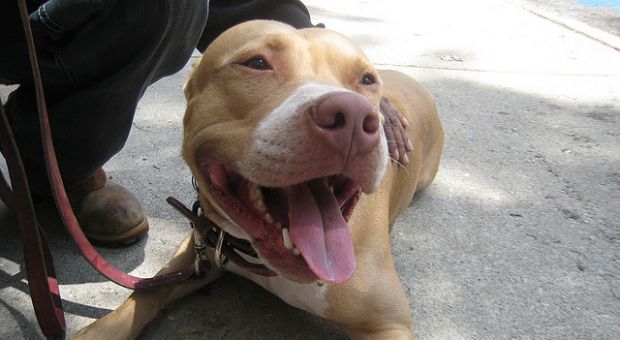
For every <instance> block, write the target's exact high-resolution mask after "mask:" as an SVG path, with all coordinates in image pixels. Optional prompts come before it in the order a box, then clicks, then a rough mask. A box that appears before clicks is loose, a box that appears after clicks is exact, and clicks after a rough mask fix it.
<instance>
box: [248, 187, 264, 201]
mask: <svg viewBox="0 0 620 340" xmlns="http://www.w3.org/2000/svg"><path fill="white" fill-rule="evenodd" d="M249 194H250V201H252V202H255V201H258V200H262V199H263V194H262V193H261V191H260V187H259V186H258V185H256V184H254V183H250V187H249Z"/></svg>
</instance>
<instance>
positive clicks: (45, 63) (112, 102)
mask: <svg viewBox="0 0 620 340" xmlns="http://www.w3.org/2000/svg"><path fill="white" fill-rule="evenodd" d="M11 3H13V2H3V3H2V4H1V5H0V19H7V20H6V21H5V20H2V21H1V22H0V33H3V37H6V39H4V40H3V41H2V42H0V46H2V47H3V52H4V51H9V52H8V53H0V83H5V84H20V87H19V88H18V89H17V90H15V91H14V92H13V93H12V94H11V95H10V98H9V100H8V103H7V105H6V108H7V111H8V113H9V115H10V119H11V125H12V127H13V130H14V132H15V134H16V137H17V141H18V144H19V148H20V151H21V153H22V158H23V159H24V163H25V165H26V168H27V173H28V177H29V181H30V184H31V187H32V189H33V191H34V192H37V193H40V194H46V193H48V192H49V184H48V181H47V176H46V174H45V166H44V161H43V155H42V152H41V145H40V143H41V142H40V136H39V125H38V117H37V114H36V109H35V106H34V105H35V102H36V101H35V98H34V93H33V91H32V87H33V86H32V80H31V76H30V66H29V65H28V58H27V54H26V53H27V52H26V50H25V44H24V38H23V33H22V28H21V24H20V23H19V21H18V20H17V21H16V20H13V19H14V16H15V17H16V16H17V11H16V9H15V6H11ZM86 3H88V1H80V0H71V1H69V0H64V1H63V0H56V1H50V2H47V3H46V4H45V5H43V6H44V7H40V8H39V9H38V10H37V7H36V6H34V7H32V8H31V10H33V11H34V12H33V13H32V14H31V22H32V23H33V24H34V30H35V32H36V38H35V39H36V43H37V48H38V56H39V61H40V64H41V71H42V75H43V79H44V87H45V90H46V100H47V104H48V110H49V113H50V120H51V126H52V133H53V138H54V145H55V147H56V152H57V155H58V160H59V165H60V169H61V174H62V176H63V179H64V181H65V185H66V186H67V188H69V193H70V196H72V197H73V199H72V205H73V206H74V210H75V211H76V214H77V216H78V219H79V220H80V223H81V224H82V227H83V229H84V231H85V233H86V234H87V236H89V238H91V240H94V241H100V242H101V243H106V244H108V245H116V244H124V243H126V242H127V241H128V240H129V241H132V240H134V239H136V237H137V236H139V235H141V234H143V233H144V232H145V231H146V230H147V229H148V223H147V221H146V217H145V216H144V213H143V212H142V209H141V207H140V205H139V203H138V202H137V200H136V199H135V197H133V195H131V194H130V193H129V192H128V191H127V190H125V189H123V188H122V187H120V186H118V185H114V184H113V183H109V182H108V183H106V178H105V174H104V173H103V171H102V170H101V167H102V166H103V164H105V162H107V161H108V160H109V159H110V158H111V157H112V156H113V155H114V154H115V153H117V152H118V151H119V150H120V149H121V148H122V146H123V144H124V143H125V141H126V139H127V135H128V133H129V130H130V128H131V123H132V120H133V115H134V112H135V109H136V105H137V102H138V100H139V99H140V97H141V96H142V94H143V93H144V91H145V89H146V88H147V86H149V85H150V84H152V83H153V82H155V81H156V80H157V79H159V78H161V77H163V76H165V75H168V74H171V73H174V72H176V71H178V70H179V69H181V68H182V67H183V66H184V65H185V64H186V63H187V61H188V59H189V57H190V56H191V53H192V51H193V49H194V47H195V46H196V43H197V41H198V39H199V37H200V34H201V33H202V31H203V28H204V24H205V21H206V18H207V8H208V2H207V1H205V0H200V1H166V0H161V1H153V0H143V1H115V0H101V1H99V2H98V4H99V7H97V8H96V10H92V8H90V7H86V8H84V7H82V8H80V6H83V5H84V4H86ZM52 5H53V6H52ZM54 6H56V7H54ZM58 6H67V7H58ZM83 10H86V11H87V13H88V14H87V15H85V14H84V13H85V12H82V11H83ZM76 11H77V12H76ZM67 13H78V14H80V15H82V19H84V18H86V20H78V21H75V20H74V19H75V18H76V16H74V15H70V16H66V17H63V15H66V14H67ZM56 14H58V15H56ZM64 19H66V20H64ZM4 34H6V35H4Z"/></svg>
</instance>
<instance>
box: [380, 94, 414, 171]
mask: <svg viewBox="0 0 620 340" xmlns="http://www.w3.org/2000/svg"><path fill="white" fill-rule="evenodd" d="M379 109H380V110H381V113H383V116H384V117H385V121H384V122H383V130H384V131H385V137H386V138H387V143H388V151H389V153H390V158H392V159H393V160H395V161H397V162H399V163H401V164H407V163H409V156H407V153H408V152H410V151H412V150H413V144H412V143H411V141H410V140H409V136H408V135H407V130H406V129H407V127H408V126H409V122H408V121H407V118H405V116H403V115H402V114H401V113H400V112H399V111H398V110H396V108H395V107H394V106H392V104H391V103H390V102H389V101H388V100H387V98H385V97H381V102H380V104H379Z"/></svg>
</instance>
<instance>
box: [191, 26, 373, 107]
mask: <svg viewBox="0 0 620 340" xmlns="http://www.w3.org/2000/svg"><path fill="white" fill-rule="evenodd" d="M259 59H260V60H259ZM236 66H246V67H248V66H249V67H251V68H254V69H255V70H260V68H267V69H270V70H271V71H273V72H274V77H275V78H276V79H281V80H282V81H284V80H293V81H299V82H300V83H301V82H308V81H313V80H318V81H320V82H325V83H329V84H330V85H335V86H343V87H349V86H348V84H349V83H352V84H353V83H355V82H356V81H357V80H358V78H359V77H361V75H363V74H367V73H371V74H373V76H374V78H378V76H377V75H376V70H375V69H374V67H373V66H372V65H371V63H370V62H369V61H368V59H367V58H366V56H365V55H364V53H363V52H362V51H361V49H360V48H359V47H358V46H356V45H355V44H354V43H352V42H351V41H350V40H349V39H348V38H347V37H345V36H343V35H341V34H339V33H336V32H333V31H329V30H326V29H320V28H309V29H302V30H296V29H295V28H293V27H291V26H289V25H286V24H283V23H279V22H276V21H265V20H256V21H250V22H245V23H243V24H240V25H237V26H235V27H233V28H231V29H229V30H227V31H226V32H224V33H222V34H221V35H220V36H219V37H218V38H217V39H216V40H215V41H214V42H213V43H212V44H211V45H210V46H209V48H208V49H207V50H206V51H205V53H204V55H203V58H202V60H201V61H200V63H199V64H198V66H197V67H196V69H195V71H194V73H193V75H192V77H191V78H190V81H189V82H188V84H187V87H188V88H187V89H186V95H191V92H193V91H197V90H200V89H202V88H204V86H206V85H207V83H208V82H209V80H210V79H213V78H215V77H217V76H218V74H220V72H223V71H231V72H229V73H232V74H229V73H227V74H225V76H226V77H235V76H236V75H237V74H235V73H234V72H235V71H236V70H234V69H231V68H232V67H236ZM263 70H264V69H263ZM244 76H246V77H247V76H252V74H247V73H246V74H244ZM252 79H253V80H258V79H257V77H253V78H252ZM188 92H189V93H188Z"/></svg>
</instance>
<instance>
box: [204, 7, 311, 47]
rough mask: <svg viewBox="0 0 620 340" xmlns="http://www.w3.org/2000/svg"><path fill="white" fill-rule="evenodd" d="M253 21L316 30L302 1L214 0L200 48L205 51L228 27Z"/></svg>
mask: <svg viewBox="0 0 620 340" xmlns="http://www.w3.org/2000/svg"><path fill="white" fill-rule="evenodd" d="M253 19H268V20H277V21H281V22H285V23H287V24H289V25H291V26H293V27H295V28H306V27H313V25H312V22H311V21H310V13H309V12H308V9H307V8H306V6H304V4H302V3H301V1H299V0H211V2H210V3H209V20H207V26H206V27H205V32H204V33H203V35H202V37H201V38H200V42H199V43H198V49H199V50H200V51H204V50H205V49H206V48H207V46H209V44H210V43H211V42H212V41H213V40H214V39H215V38H217V37H218V36H219V35H220V34H221V33H222V32H224V31H225V30H227V29H228V28H230V27H232V26H234V25H236V24H239V23H241V22H244V21H248V20H253Z"/></svg>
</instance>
